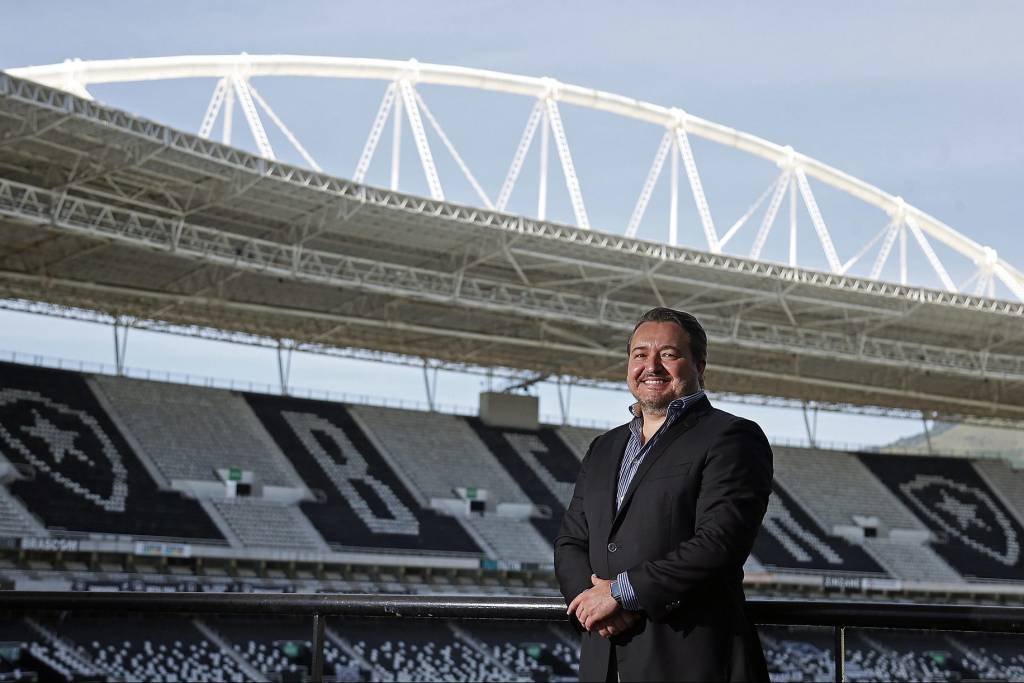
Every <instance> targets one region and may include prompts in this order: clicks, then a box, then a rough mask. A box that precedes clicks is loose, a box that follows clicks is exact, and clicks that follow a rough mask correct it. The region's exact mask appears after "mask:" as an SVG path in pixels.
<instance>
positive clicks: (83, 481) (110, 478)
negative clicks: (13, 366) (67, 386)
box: [0, 389, 128, 512]
mask: <svg viewBox="0 0 1024 683" xmlns="http://www.w3.org/2000/svg"><path fill="white" fill-rule="evenodd" d="M0 446H3V447H5V448H4V450H6V449H8V448H9V449H11V451H12V454H13V453H17V454H19V455H20V456H21V457H23V458H24V459H25V462H27V463H28V464H30V465H32V466H33V467H35V468H36V470H37V471H38V472H41V473H43V474H45V475H47V476H49V477H50V478H51V479H53V480H54V481H55V482H57V483H58V484H60V485H61V486H63V487H64V488H66V489H67V490H68V491H70V492H71V493H73V494H75V495H77V496H79V497H81V498H84V499H86V500H88V501H90V502H92V503H94V504H95V505H97V506H99V507H100V508H102V509H104V510H106V511H107V512H124V501H125V498H127V497H128V483H127V479H128V473H127V471H126V470H125V467H124V463H123V462H122V460H121V454H120V453H118V451H117V449H116V448H115V447H114V444H113V443H112V442H111V440H110V437H109V436H107V433H106V432H105V431H104V430H103V428H102V427H101V426H100V424H99V423H98V422H97V421H96V419H95V418H94V417H92V416H91V415H89V414H88V413H86V412H85V411H82V410H75V409H74V408H71V407H70V406H67V405H65V404H63V403H58V402H56V401H51V400H50V399H48V398H46V397H45V396H43V395H42V394H39V393H36V392H34V391H23V390H20V389H0ZM97 484H101V485H102V486H104V487H105V486H106V485H107V484H109V486H110V491H109V493H107V494H106V495H104V494H103V492H102V491H99V490H97Z"/></svg>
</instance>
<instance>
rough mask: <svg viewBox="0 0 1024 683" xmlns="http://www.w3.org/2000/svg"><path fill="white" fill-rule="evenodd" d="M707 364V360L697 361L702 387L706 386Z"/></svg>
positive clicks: (698, 379) (698, 376)
mask: <svg viewBox="0 0 1024 683" xmlns="http://www.w3.org/2000/svg"><path fill="white" fill-rule="evenodd" d="M707 366H708V362H707V361H706V360H702V361H701V362H699V363H697V381H698V382H699V383H700V388H701V389H703V388H704V368H706V367H707Z"/></svg>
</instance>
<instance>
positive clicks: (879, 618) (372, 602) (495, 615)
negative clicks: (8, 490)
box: [0, 591, 1024, 683]
mask: <svg viewBox="0 0 1024 683" xmlns="http://www.w3.org/2000/svg"><path fill="white" fill-rule="evenodd" d="M747 605H748V607H749V610H750V615H751V617H752V618H753V621H754V622H755V623H758V624H781V625H800V626H827V627H830V628H832V629H833V633H834V642H835V647H834V649H833V653H832V654H833V658H834V662H835V679H836V681H843V680H845V675H844V662H845V659H846V656H845V655H846V648H845V630H846V629H847V628H850V627H860V628H904V629H922V630H941V631H983V632H990V633H1024V607H1004V606H992V605H979V606H973V605H915V604H907V603H894V602H845V601H843V602H841V601H822V600H819V601H808V600H775V599H751V600H748V601H747ZM0 610H7V611H18V612H38V611H69V610H71V611H74V610H82V611H105V612H135V613H139V612H143V613H179V614H180V613H185V614H199V613H206V614H210V613H214V614H259V615H264V616H265V615H278V616H286V615H290V616H309V617H312V621H313V623H312V626H313V653H312V654H313V660H312V667H311V669H312V670H311V672H310V674H311V678H312V680H313V681H316V682H317V683H319V682H320V681H323V668H324V623H325V620H326V618H327V617H391V618H406V619H502V620H530V621H565V619H566V616H565V603H564V602H563V601H562V600H561V599H559V598H541V597H494V596H419V595H418V596H408V595H362V594H360V595H354V594H349V595H341V594H333V593H332V594H278V593H273V594H269V593H268V594H260V593H238V594H223V593H218V594H211V593H88V592H37V591H3V592H0Z"/></svg>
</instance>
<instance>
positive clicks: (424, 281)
mask: <svg viewBox="0 0 1024 683" xmlns="http://www.w3.org/2000/svg"><path fill="white" fill-rule="evenodd" d="M0 297H3V298H7V299H18V300H23V301H36V302H45V303H48V304H52V305H56V306H67V307H74V308H81V309H89V310H94V311H101V312H103V313H106V314H109V315H114V316H117V315H126V316H131V317H132V318H135V319H138V320H139V321H141V324H145V325H148V326H151V327H159V326H160V325H164V324H171V325H183V326H196V327H201V328H213V329H217V330H226V331H231V332H243V333H247V334H251V335H257V336H262V337H268V338H275V339H289V340H294V341H295V342H297V343H298V345H299V348H303V347H307V348H314V347H315V348H336V349H337V348H342V349H344V348H358V349H370V350H374V351H382V352H389V353H398V354H403V355H406V356H419V357H423V358H430V359H436V360H440V361H445V362H449V363H453V364H464V365H472V366H482V367H492V366H501V367H509V368H516V369H522V370H530V371H536V372H537V373H539V374H542V375H568V376H573V377H578V378H581V379H586V380H598V381H601V380H605V381H616V380H619V379H620V378H621V377H622V376H623V373H624V361H625V354H624V342H625V336H626V335H627V334H628V332H629V331H630V330H631V329H632V321H633V320H635V319H636V317H637V316H638V315H639V314H640V313H642V312H643V311H644V310H646V309H647V308H650V307H651V306H655V305H659V304H664V305H668V306H672V307H676V308H683V309H686V310H689V311H691V312H693V313H694V314H695V315H697V316H698V317H699V318H700V319H701V320H702V322H703V323H704V325H705V327H706V328H707V330H708V333H709V337H710V339H711V352H710V359H709V360H710V366H709V370H708V373H707V381H708V386H709V388H710V389H712V390H715V391H723V392H730V393H740V394H757V395H764V396H777V397H784V398H792V399H803V400H809V401H818V402H828V403H837V404H852V405H866V406H882V407H894V408H906V409H920V410H923V411H927V412H935V413H938V414H940V415H944V416H950V417H953V416H960V417H965V416H971V417H980V418H1000V419H1009V420H1020V419H1022V418H1024V304H1021V303H1010V302H1006V301H997V300H991V299H984V298H979V297H972V296H967V295H963V294H956V293H949V292H941V291H935V290H927V289H921V288H915V287H906V286H900V285H894V284H889V283H882V282H877V281H872V280H865V279H858V278H850V277H844V276H839V275H833V274H828V273H821V272H814V271H808V270H801V269H796V268H791V267H786V266H782V265H778V264H771V263H764V262H756V261H750V260H745V259H740V258H736V257H731V256H723V255H714V254H708V253H704V252H699V251H694V250H688V249H680V248H673V247H667V246H665V245H662V244H655V243H651V242H644V241H640V240H633V239H627V238H624V237H619V236H615V235H609V234H606V233H600V232H596V231H587V230H580V229H576V228H569V227H565V226H559V225H555V224H551V223H543V222H538V221H533V220H530V219H526V218H523V217H519V216H513V215H508V214H501V213H495V212H490V211H485V210H481V209H475V208H470V207H463V206H459V205H455V204H452V203H448V202H440V201H432V200H427V199H422V198H418V197H412V196H409V195H403V194H400V193H396V192H389V191H385V190H380V189H376V188H371V187H368V186H365V185H360V184H357V183H352V182H348V181H345V180H341V179H338V178H333V177H330V176H326V175H322V174H317V173H313V172H311V171H306V170H302V169H298V168H295V167H292V166H288V165H285V164H279V163H277V162H273V161H268V160H265V159H261V158H258V157H255V156H253V155H249V154H246V153H245V152H242V151H239V150H237V149H233V148H230V147H226V146H223V145H220V144H217V143H214V142H211V141H209V140H205V139H202V138H199V137H196V136H193V135H189V134H186V133H182V132H179V131H176V130H173V129H170V128H167V127H165V126H161V125H159V124H155V123H152V122H150V121H147V120H145V119H141V118H138V117H135V116H132V115H130V114H127V113H125V112H122V111H118V110H116V109H111V108H109V107H104V106H102V105H99V104H96V103H94V102H90V101H87V100H83V99H80V98H77V97H74V96H72V95H69V94H67V93H63V92H61V91H58V90H53V89H50V88H46V87H44V86H41V85H38V84H35V83H32V82H29V81H21V80H18V79H15V78H12V77H10V76H7V75H5V74H2V73H0Z"/></svg>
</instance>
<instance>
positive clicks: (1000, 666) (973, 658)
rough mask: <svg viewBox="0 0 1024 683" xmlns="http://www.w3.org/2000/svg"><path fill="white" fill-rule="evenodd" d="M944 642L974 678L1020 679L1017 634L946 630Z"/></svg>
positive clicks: (1023, 656) (1022, 662)
mask: <svg viewBox="0 0 1024 683" xmlns="http://www.w3.org/2000/svg"><path fill="white" fill-rule="evenodd" d="M946 641H947V642H948V643H949V644H950V646H952V648H953V650H954V651H955V652H957V653H959V655H960V656H961V657H963V661H964V663H965V666H967V667H970V669H972V670H973V671H974V672H975V677H976V678H978V679H982V680H987V681H1021V680H1024V647H1022V646H1021V638H1020V636H1019V635H1009V634H998V633H985V634H982V633H947V634H946Z"/></svg>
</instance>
